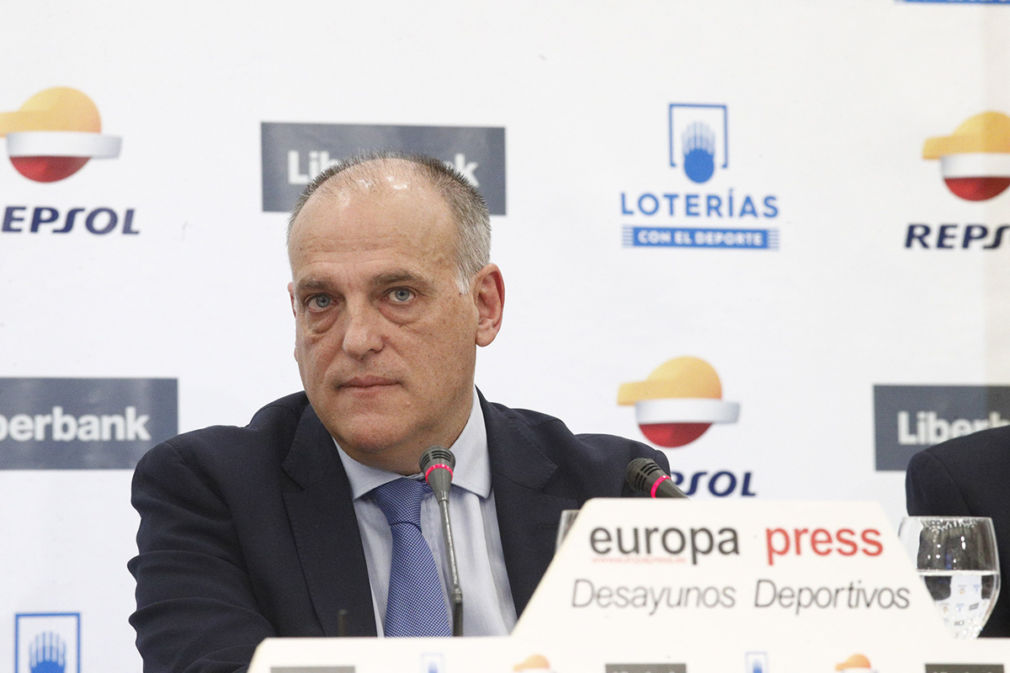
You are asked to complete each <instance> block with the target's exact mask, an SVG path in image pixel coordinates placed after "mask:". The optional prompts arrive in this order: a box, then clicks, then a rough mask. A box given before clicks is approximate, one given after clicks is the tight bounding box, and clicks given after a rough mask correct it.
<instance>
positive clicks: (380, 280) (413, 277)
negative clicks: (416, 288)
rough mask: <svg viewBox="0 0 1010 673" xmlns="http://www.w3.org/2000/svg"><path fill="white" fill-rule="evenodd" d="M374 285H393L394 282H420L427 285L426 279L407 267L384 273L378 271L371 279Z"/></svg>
mask: <svg viewBox="0 0 1010 673" xmlns="http://www.w3.org/2000/svg"><path fill="white" fill-rule="evenodd" d="M371 283H372V285H374V286H377V287H378V286H385V285H394V284H396V283H421V284H425V285H427V281H426V280H425V279H424V278H423V277H421V276H419V275H417V274H416V273H413V272H412V271H408V270H407V269H396V270H394V271H388V272H386V273H380V274H379V275H378V276H375V277H374V278H372V280H371Z"/></svg>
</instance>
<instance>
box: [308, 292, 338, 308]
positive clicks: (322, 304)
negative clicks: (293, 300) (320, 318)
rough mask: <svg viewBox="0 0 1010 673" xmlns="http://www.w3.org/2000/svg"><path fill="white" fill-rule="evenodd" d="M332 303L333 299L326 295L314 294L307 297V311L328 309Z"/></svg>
mask: <svg viewBox="0 0 1010 673" xmlns="http://www.w3.org/2000/svg"><path fill="white" fill-rule="evenodd" d="M332 303H333V298H332V297H330V296H329V295H326V294H316V295H313V296H311V297H309V301H308V304H309V309H316V310H319V309H324V308H328V307H329V306H330V304H332Z"/></svg>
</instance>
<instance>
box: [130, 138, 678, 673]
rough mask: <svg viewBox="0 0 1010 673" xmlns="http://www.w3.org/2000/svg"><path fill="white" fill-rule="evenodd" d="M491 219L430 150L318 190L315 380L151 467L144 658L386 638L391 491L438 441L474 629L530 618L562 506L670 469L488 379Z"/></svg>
mask: <svg viewBox="0 0 1010 673" xmlns="http://www.w3.org/2000/svg"><path fill="white" fill-rule="evenodd" d="M489 219H490V218H489V217H488V212H487V208H486V206H485V205H484V203H483V200H482V199H481V197H480V195H479V194H478V193H477V192H476V190H474V189H473V188H472V187H471V186H470V185H469V184H468V183H467V182H466V180H465V179H463V178H462V177H461V176H460V175H459V174H457V173H455V172H454V171H452V170H451V169H448V168H446V167H445V166H443V165H442V164H441V163H440V162H437V161H435V160H432V159H427V158H424V157H415V156H403V155H381V156H373V157H365V158H360V159H355V160H351V161H349V162H347V163H344V164H341V165H340V166H338V167H336V168H333V169H330V170H329V171H327V172H325V173H324V174H322V175H321V176H320V177H319V178H317V179H316V180H315V181H313V183H312V184H311V185H309V187H308V188H307V189H306V191H305V193H304V194H303V196H302V198H301V199H300V201H299V203H298V205H297V206H296V208H295V211H294V213H293V214H292V218H291V225H290V228H289V234H288V252H289V257H290V261H291V269H292V282H291V284H290V285H289V293H290V296H291V305H292V309H293V312H294V317H295V325H296V339H295V359H296V360H297V362H298V367H299V371H300V373H301V378H302V383H303V385H304V387H305V392H304V393H298V394H295V395H291V396H289V397H286V398H283V399H281V400H277V401H276V402H273V403H272V404H270V405H267V406H266V407H264V408H263V409H261V410H260V411H259V412H257V414H256V415H255V416H254V417H253V419H252V421H251V423H250V424H249V425H248V426H246V427H244V428H234V427H215V428H208V429H205V430H200V431H196V432H191V433H187V434H185V435H181V436H179V437H176V438H174V439H172V440H169V441H167V442H165V443H163V444H161V445H159V446H157V447H155V448H154V449H152V450H151V451H150V452H149V453H148V454H147V455H146V456H145V457H144V458H143V459H142V460H141V461H140V463H139V464H138V466H137V471H136V474H135V477H134V488H133V503H134V506H135V507H136V508H137V510H138V511H139V512H140V515H141V524H140V529H139V531H138V534H137V544H138V550H139V553H138V555H137V556H136V557H135V558H134V559H133V560H132V561H131V562H130V570H131V572H132V573H133V574H134V576H135V577H136V579H137V611H136V612H135V613H134V615H133V616H132V617H131V623H132V624H133V625H134V627H135V628H136V630H137V646H138V648H139V650H140V652H141V654H142V655H143V657H144V666H145V670H146V671H152V672H153V671H158V672H159V673H161V672H163V671H188V672H190V673H192V672H195V671H201V672H206V673H209V672H212V671H213V672H218V671H221V672H224V671H238V670H243V669H244V668H245V667H246V666H247V665H248V663H249V660H250V658H251V656H252V653H253V650H254V648H255V647H256V645H257V644H258V643H259V642H260V641H261V640H262V639H263V638H266V637H271V636H336V635H340V634H341V633H345V634H346V635H353V636H367V635H377V634H379V633H381V631H382V622H383V615H384V613H385V599H386V591H387V590H388V586H389V585H388V583H387V580H388V579H389V573H390V568H389V563H390V561H389V557H390V556H389V546H390V544H391V543H390V541H389V540H390V533H389V525H388V524H387V523H386V522H385V520H384V519H383V518H382V516H383V515H382V514H381V513H379V514H378V516H376V513H377V512H378V508H377V505H376V504H375V503H374V502H373V496H372V493H373V490H374V488H375V487H377V486H380V485H381V484H383V483H385V482H387V481H392V480H395V479H399V478H401V476H402V475H415V474H416V473H417V472H418V469H419V468H418V459H419V456H420V454H421V453H422V452H423V451H424V450H425V449H426V448H428V447H430V446H434V445H438V446H446V447H451V448H452V450H453V451H454V452H456V454H457V470H456V472H457V477H458V478H457V479H456V480H455V481H454V484H453V487H452V489H453V497H452V500H451V506H452V507H454V508H457V509H454V510H453V515H452V518H453V522H454V525H455V524H457V522H458V521H461V522H462V523H461V526H462V530H460V529H457V530H456V538H457V544H459V542H460V541H462V542H468V543H469V544H468V545H467V548H466V549H463V550H462V552H461V553H460V566H461V574H462V580H463V582H464V593H465V594H466V595H467V596H468V598H473V597H474V596H476V597H477V600H476V601H471V602H468V603H467V607H466V610H464V617H465V619H469V620H470V621H465V622H464V634H465V635H490V634H495V633H506V632H507V631H508V630H509V629H510V628H511V626H512V625H513V624H514V622H515V619H516V617H517V616H518V615H519V614H521V613H522V610H523V609H524V608H525V606H526V603H527V602H528V601H529V599H530V596H531V595H532V593H533V590H534V588H535V587H536V585H537V583H538V582H539V580H540V577H541V576H542V574H543V572H544V570H545V569H546V567H547V564H548V563H549V561H550V558H551V556H552V554H553V549H554V540H555V535H556V531H557V524H558V519H559V516H560V513H561V511H562V510H564V509H572V508H577V507H579V506H580V505H581V504H582V503H583V502H585V501H586V500H587V499H589V498H591V497H597V496H611V497H616V496H620V495H627V492H626V489H625V487H624V485H623V473H624V467H625V466H626V464H627V463H628V462H629V461H630V460H631V459H632V458H636V457H640V456H645V457H649V458H653V459H655V460H657V461H658V462H659V463H660V464H661V465H662V466H663V467H664V469H665V468H666V467H667V463H666V459H665V457H664V456H663V455H662V454H661V453H659V452H657V451H655V450H653V449H651V448H649V447H648V446H646V445H643V444H640V443H637V442H632V441H630V440H627V439H622V438H619V437H613V436H607V435H574V434H572V433H571V432H570V431H569V430H568V429H567V428H566V427H565V425H564V424H563V423H562V422H561V421H559V420H558V419H555V418H551V417H549V416H545V415H543V414H539V413H536V412H532V411H526V410H517V409H508V408H506V407H503V406H501V405H496V404H492V403H489V402H488V401H487V400H485V399H484V398H483V396H482V395H480V393H479V392H477V391H476V389H475V387H474V366H475V358H476V347H477V346H486V345H488V344H490V343H491V342H492V341H493V340H494V338H495V336H496V335H497V333H498V330H499V329H500V326H501V319H502V310H503V305H504V283H503V280H502V275H501V272H500V271H499V269H498V267H497V266H496V265H494V264H491V263H490V262H489V249H490V224H489ZM561 300H563V297H562V298H561ZM468 470H469V473H467V471H468ZM430 500H431V499H430V498H429V500H428V501H426V502H425V507H429V508H430V507H433V505H432V504H431V503H430ZM424 525H425V523H424V521H423V520H422V527H423V526H424ZM431 528H435V526H431ZM424 532H425V538H426V541H427V542H428V544H429V545H430V546H433V547H437V546H438V545H439V544H441V542H440V537H439V531H437V530H434V531H433V530H428V529H425V531H424ZM429 533H430V535H429ZM435 556H436V558H438V557H440V556H442V555H441V554H435ZM441 573H442V582H443V585H444V582H445V579H444V578H445V571H444V569H442V570H441ZM442 588H443V591H444V590H445V587H444V586H443V587H442Z"/></svg>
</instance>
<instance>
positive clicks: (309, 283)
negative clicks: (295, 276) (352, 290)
mask: <svg viewBox="0 0 1010 673" xmlns="http://www.w3.org/2000/svg"><path fill="white" fill-rule="evenodd" d="M329 287H330V284H329V283H327V282H326V281H325V280H323V279H322V278H303V279H301V280H299V281H298V282H297V283H295V289H296V290H326V289H329Z"/></svg>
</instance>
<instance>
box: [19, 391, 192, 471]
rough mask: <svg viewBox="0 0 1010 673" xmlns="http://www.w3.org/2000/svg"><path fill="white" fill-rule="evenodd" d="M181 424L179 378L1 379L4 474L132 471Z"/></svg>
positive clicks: (176, 431) (173, 433) (172, 434)
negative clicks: (62, 471)
mask: <svg viewBox="0 0 1010 673" xmlns="http://www.w3.org/2000/svg"><path fill="white" fill-rule="evenodd" d="M178 419H179V412H178V382H177V381H176V380H175V379H56V378H52V379H50V378H6V379H0V469H8V470H45V469H62V470H67V469H71V470H72V469H132V468H133V467H134V466H135V465H136V464H137V461H138V460H139V459H140V457H141V456H143V455H144V453H145V452H146V451H147V450H148V449H149V448H151V447H152V446H154V445H155V444H157V443H158V442H161V441H163V440H165V439H168V438H169V437H172V436H174V435H175V434H177V433H178V426H179V420H178Z"/></svg>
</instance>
